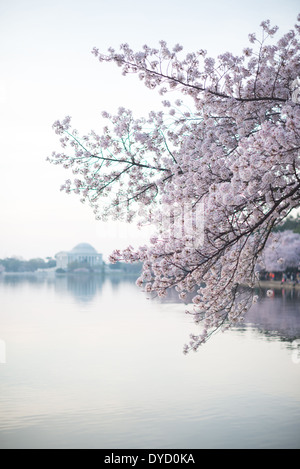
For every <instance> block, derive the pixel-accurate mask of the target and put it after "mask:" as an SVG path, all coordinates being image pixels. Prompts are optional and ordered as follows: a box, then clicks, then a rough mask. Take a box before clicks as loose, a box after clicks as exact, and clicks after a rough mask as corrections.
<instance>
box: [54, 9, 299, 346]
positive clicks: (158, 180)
mask: <svg viewBox="0 0 300 469" xmlns="http://www.w3.org/2000/svg"><path fill="white" fill-rule="evenodd" d="M299 20H300V16H299V17H298V21H299ZM261 27H262V36H261V38H259V37H257V36H255V35H254V34H250V35H249V40H250V43H251V47H248V46H246V47H245V48H244V50H243V55H241V56H239V57H238V56H234V55H233V54H231V53H229V52H226V53H224V54H221V55H219V57H217V58H216V59H214V58H211V57H209V56H208V55H207V52H206V51H205V50H203V49H198V50H197V51H196V52H193V53H188V54H186V55H184V53H183V48H182V47H181V46H180V45H178V44H177V45H175V46H174V47H172V48H169V47H168V45H167V43H166V42H165V41H161V42H160V43H159V47H157V48H151V47H149V46H147V45H145V46H144V47H143V49H142V50H141V51H137V52H135V51H133V50H132V49H131V48H130V47H129V45H128V44H122V45H121V46H120V50H119V51H118V52H116V51H115V50H114V49H112V48H110V49H109V50H108V52H107V53H106V54H104V53H101V52H100V51H99V50H98V49H97V48H94V49H93V51H92V52H93V54H94V55H95V57H96V59H97V60H99V61H100V62H101V63H102V64H104V63H106V62H113V63H115V64H116V65H118V67H120V69H121V71H122V73H123V75H127V74H129V73H131V74H137V76H138V78H139V79H140V80H141V81H142V82H143V83H144V84H145V86H146V87H148V88H150V89H151V90H157V91H158V92H159V93H160V94H161V95H163V96H164V100H163V106H162V108H163V110H158V111H156V112H154V111H152V112H151V113H150V114H149V115H148V116H146V117H144V118H138V119H137V118H134V116H133V114H132V112H131V111H130V110H128V109H124V108H122V107H120V109H119V111H118V113H117V114H116V115H114V116H113V115H111V114H109V113H108V112H105V111H104V112H103V114H102V116H103V118H104V119H106V120H107V125H106V126H105V127H104V129H103V132H102V133H101V134H98V133H96V132H94V131H91V132H90V133H88V134H87V135H83V136H81V137H80V136H79V134H78V132H77V131H74V130H72V128H71V118H70V117H66V118H65V119H63V120H62V121H59V120H57V121H56V122H55V123H54V125H53V128H54V130H55V132H56V133H57V134H58V135H59V138H60V143H61V146H62V151H61V152H59V153H57V152H54V153H53V154H52V157H51V158H49V160H50V161H51V162H52V163H54V164H62V165H63V166H64V167H66V168H69V169H71V170H72V171H73V173H74V175H76V178H75V179H74V181H73V182H71V181H70V180H68V181H66V182H65V184H64V185H63V190H65V191H66V192H67V193H71V192H75V193H77V194H79V196H80V198H81V199H80V200H81V201H82V202H85V203H88V204H89V205H90V206H91V207H92V209H93V211H94V213H95V216H96V218H97V219H102V220H108V219H113V220H115V219H120V220H125V221H128V222H131V221H132V220H136V221H137V223H140V224H143V223H145V224H149V223H152V224H154V225H155V226H156V227H157V235H156V236H155V237H153V238H152V239H151V242H150V243H149V246H142V247H141V248H140V249H134V248H133V247H131V246H129V247H128V248H127V249H126V250H124V251H123V252H120V251H118V250H117V251H115V252H114V253H112V255H111V261H112V262H116V261H118V260H124V261H126V262H137V261H140V262H143V273H142V275H141V277H140V278H139V279H138V280H137V284H138V285H139V286H140V287H141V288H144V289H145V291H147V292H148V293H149V294H150V295H151V294H152V295H158V296H159V297H164V295H165V294H166V292H167V291H168V289H172V288H175V289H176V291H177V292H178V295H179V296H180V299H181V300H182V301H185V302H187V298H190V297H191V301H190V308H189V310H188V311H189V313H190V314H192V315H193V316H194V318H195V322H196V324H198V326H197V327H200V328H201V327H202V329H201V330H200V331H199V334H193V335H192V336H191V338H190V341H189V343H188V344H187V345H186V346H185V348H184V351H185V352H187V351H188V350H197V349H198V347H199V346H200V345H201V344H202V343H205V342H206V341H207V339H208V338H209V337H210V336H211V335H212V334H213V333H214V332H215V331H217V330H219V329H221V330H225V329H226V328H228V327H230V325H231V324H235V323H236V322H237V321H240V320H241V319H242V318H243V317H244V315H245V314H246V312H247V310H248V309H249V308H250V307H251V305H252V303H253V289H252V288H253V286H254V284H255V282H256V280H257V266H258V265H259V263H261V262H263V255H264V252H265V249H266V246H267V245H268V243H269V241H268V240H269V239H270V236H271V233H272V231H273V229H274V227H276V225H278V224H279V223H280V222H281V221H282V220H283V219H284V218H285V217H286V216H287V215H289V213H290V212H291V211H293V210H294V209H296V208H297V207H299V205H300V204H299V200H300V160H299V150H300V104H299V102H298V100H296V99H295V98H294V97H295V89H294V87H295V83H297V79H298V78H299V77H300V57H299V55H300V54H299V50H300V47H299V31H300V26H299V23H297V24H296V25H295V27H294V29H291V31H289V32H288V33H286V34H284V35H283V36H282V37H281V38H279V40H278V41H277V42H275V40H274V39H273V36H275V35H276V34H277V27H272V26H271V25H270V22H269V21H264V22H262V23H261ZM169 92H170V93H169ZM167 93H169V97H170V98H169V99H166V94H167ZM180 95H181V97H180V98H179V97H178V96H180ZM173 96H174V102H172V97H173ZM185 103H186V107H185ZM200 204H202V205H203V206H204V222H203V223H202V222H201V223H199V220H198V219H197V218H196V219H195V218H193V215H192V213H194V212H193V211H195V208H197V207H198V206H199V205H200ZM187 208H188V209H189V210H186V209H187ZM186 213H187V215H186ZM188 224H189V226H192V228H190V230H189V231H187V225H188ZM193 225H196V226H195V227H194V226H193ZM200 225H201V226H200ZM284 258H285V253H284V252H282V253H280V255H279V257H278V258H277V259H276V261H277V260H278V259H284ZM278 265H280V264H278ZM245 285H246V286H248V289H246V290H245V289H244V288H241V286H245ZM254 301H257V298H255V297H254ZM200 324H202V326H201V325H200Z"/></svg>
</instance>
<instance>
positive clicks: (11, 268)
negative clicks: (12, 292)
mask: <svg viewBox="0 0 300 469" xmlns="http://www.w3.org/2000/svg"><path fill="white" fill-rule="evenodd" d="M47 259H48V260H47V262H45V261H44V259H40V258H36V259H30V260H29V261H25V260H23V259H17V258H15V257H8V258H6V259H0V265H3V267H4V269H5V271H6V272H35V271H36V270H38V269H50V268H51V267H55V266H56V261H55V260H54V259H51V258H47Z"/></svg>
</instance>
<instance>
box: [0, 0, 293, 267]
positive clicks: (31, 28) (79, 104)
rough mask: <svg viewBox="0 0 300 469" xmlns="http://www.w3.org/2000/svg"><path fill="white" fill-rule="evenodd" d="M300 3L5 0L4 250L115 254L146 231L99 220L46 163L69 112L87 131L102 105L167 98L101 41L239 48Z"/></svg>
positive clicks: (0, 109) (138, 106)
mask: <svg viewBox="0 0 300 469" xmlns="http://www.w3.org/2000/svg"><path fill="white" fill-rule="evenodd" d="M299 12H300V8H299V3H298V1H296V0H284V1H283V0H281V1H279V0H252V1H243V0H231V1H230V0H227V1H224V0H215V1H202V0H185V1H182V0H152V1H151V2H143V1H141V0H139V1H137V0H127V1H125V0H98V1H97V0H85V1H83V0H60V1H58V0H0V69H1V74H0V152H1V154H0V174H1V184H0V259H1V258H4V257H10V256H22V257H24V258H25V259H29V258H33V257H46V256H54V255H55V254H56V253H57V252H58V251H61V250H69V249H72V248H73V247H74V246H75V245H76V244H78V243H80V242H87V243H91V244H92V245H93V246H94V247H95V248H96V249H97V250H98V251H99V252H102V253H103V254H104V256H107V255H108V254H109V253H110V252H111V251H112V249H114V248H123V247H126V246H127V245H128V244H136V243H137V242H138V240H140V241H141V242H143V240H144V239H146V235H142V234H138V233H137V230H136V228H135V227H132V228H130V229H129V227H124V226H120V225H117V224H111V223H107V224H104V223H101V222H99V221H96V220H95V219H94V215H93V213H92V210H91V209H90V208H89V206H88V205H82V204H81V203H80V201H79V197H78V196H76V195H66V194H65V193H64V192H60V190H59V189H60V186H61V184H63V182H64V181H65V179H67V178H68V177H69V175H68V173H67V172H66V171H65V170H63V168H61V167H59V166H53V165H50V164H49V163H47V162H46V157H47V156H49V155H50V154H51V153H52V151H53V150H59V149H60V146H59V143H58V139H57V136H56V135H55V134H54V132H53V130H52V124H53V122H54V121H55V120H56V119H62V118H64V117H65V116H66V115H71V116H72V123H73V125H74V127H76V128H77V129H78V130H79V131H80V132H82V133H85V132H88V131H89V130H90V129H94V130H97V129H98V130H99V131H101V128H102V122H101V117H100V116H101V112H102V111H103V110H107V111H109V112H112V113H114V112H115V111H116V110H117V108H118V107H119V106H124V107H128V108H131V109H133V110H134V111H135V114H136V115H137V116H141V115H145V114H147V113H148V112H149V111H150V110H151V109H154V110H156V109H158V107H159V105H160V101H161V97H160V96H158V95H157V94H156V93H155V92H153V91H151V92H150V91H149V90H147V89H146V88H145V87H144V86H143V85H142V84H141V83H139V81H138V80H137V79H136V77H130V78H128V77H126V78H125V77H123V76H122V75H121V73H120V70H119V69H118V68H117V67H113V66H110V65H108V64H100V63H99V62H98V61H97V60H96V59H95V57H94V56H93V55H92V54H91V50H92V48H93V47H94V46H96V47H97V48H99V49H100V51H101V52H105V51H106V50H107V49H108V47H110V46H112V47H114V48H115V49H117V48H118V46H119V44H121V43H124V42H127V43H129V45H130V46H132V47H133V48H138V49H139V48H141V47H142V46H143V45H144V44H148V45H149V46H153V47H156V46H158V42H159V41H160V40H161V39H163V40H166V41H167V42H168V44H169V45H170V46H174V45H175V44H177V43H179V44H181V45H182V46H183V47H184V50H185V51H186V52H189V51H191V52H192V51H195V50H198V49H201V48H202V49H206V50H207V51H208V53H209V54H210V55H211V56H216V55H218V54H219V53H223V52H226V51H227V50H229V51H231V52H234V53H236V54H238V53H241V51H242V49H243V48H244V47H245V46H247V45H248V33H251V32H255V31H258V30H259V24H260V23H261V21H263V20H265V19H270V21H271V24H272V25H275V24H277V25H278V26H279V28H280V30H279V33H282V34H283V33H285V32H286V31H288V30H289V29H290V28H292V27H293V25H294V24H295V22H296V18H297V14H298V13H299Z"/></svg>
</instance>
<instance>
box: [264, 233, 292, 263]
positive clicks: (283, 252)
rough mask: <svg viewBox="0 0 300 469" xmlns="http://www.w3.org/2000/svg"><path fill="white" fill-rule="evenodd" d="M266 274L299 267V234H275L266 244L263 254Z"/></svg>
mask: <svg viewBox="0 0 300 469" xmlns="http://www.w3.org/2000/svg"><path fill="white" fill-rule="evenodd" d="M263 258H264V265H265V269H266V271H267V272H284V271H285V270H286V269H287V268H298V267H299V266H300V234H298V233H293V232H292V231H291V230H286V231H282V232H278V233H276V235H274V236H273V239H272V240H270V241H269V242H267V244H266V247H265V250H264V253H263Z"/></svg>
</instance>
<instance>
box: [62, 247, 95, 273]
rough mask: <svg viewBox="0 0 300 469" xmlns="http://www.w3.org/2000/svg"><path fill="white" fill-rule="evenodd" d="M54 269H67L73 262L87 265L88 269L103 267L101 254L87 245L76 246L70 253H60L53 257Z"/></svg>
mask: <svg viewBox="0 0 300 469" xmlns="http://www.w3.org/2000/svg"><path fill="white" fill-rule="evenodd" d="M55 259H56V267H57V268H58V269H67V268H68V266H69V265H70V264H72V263H73V262H78V263H80V264H81V263H82V264H88V265H89V266H90V267H100V266H102V265H103V260H102V254H100V253H98V252H97V251H96V249H95V248H93V246H91V245H90V244H88V243H80V244H77V246H75V247H74V248H73V249H72V250H71V251H61V252H58V253H57V254H56V255H55Z"/></svg>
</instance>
